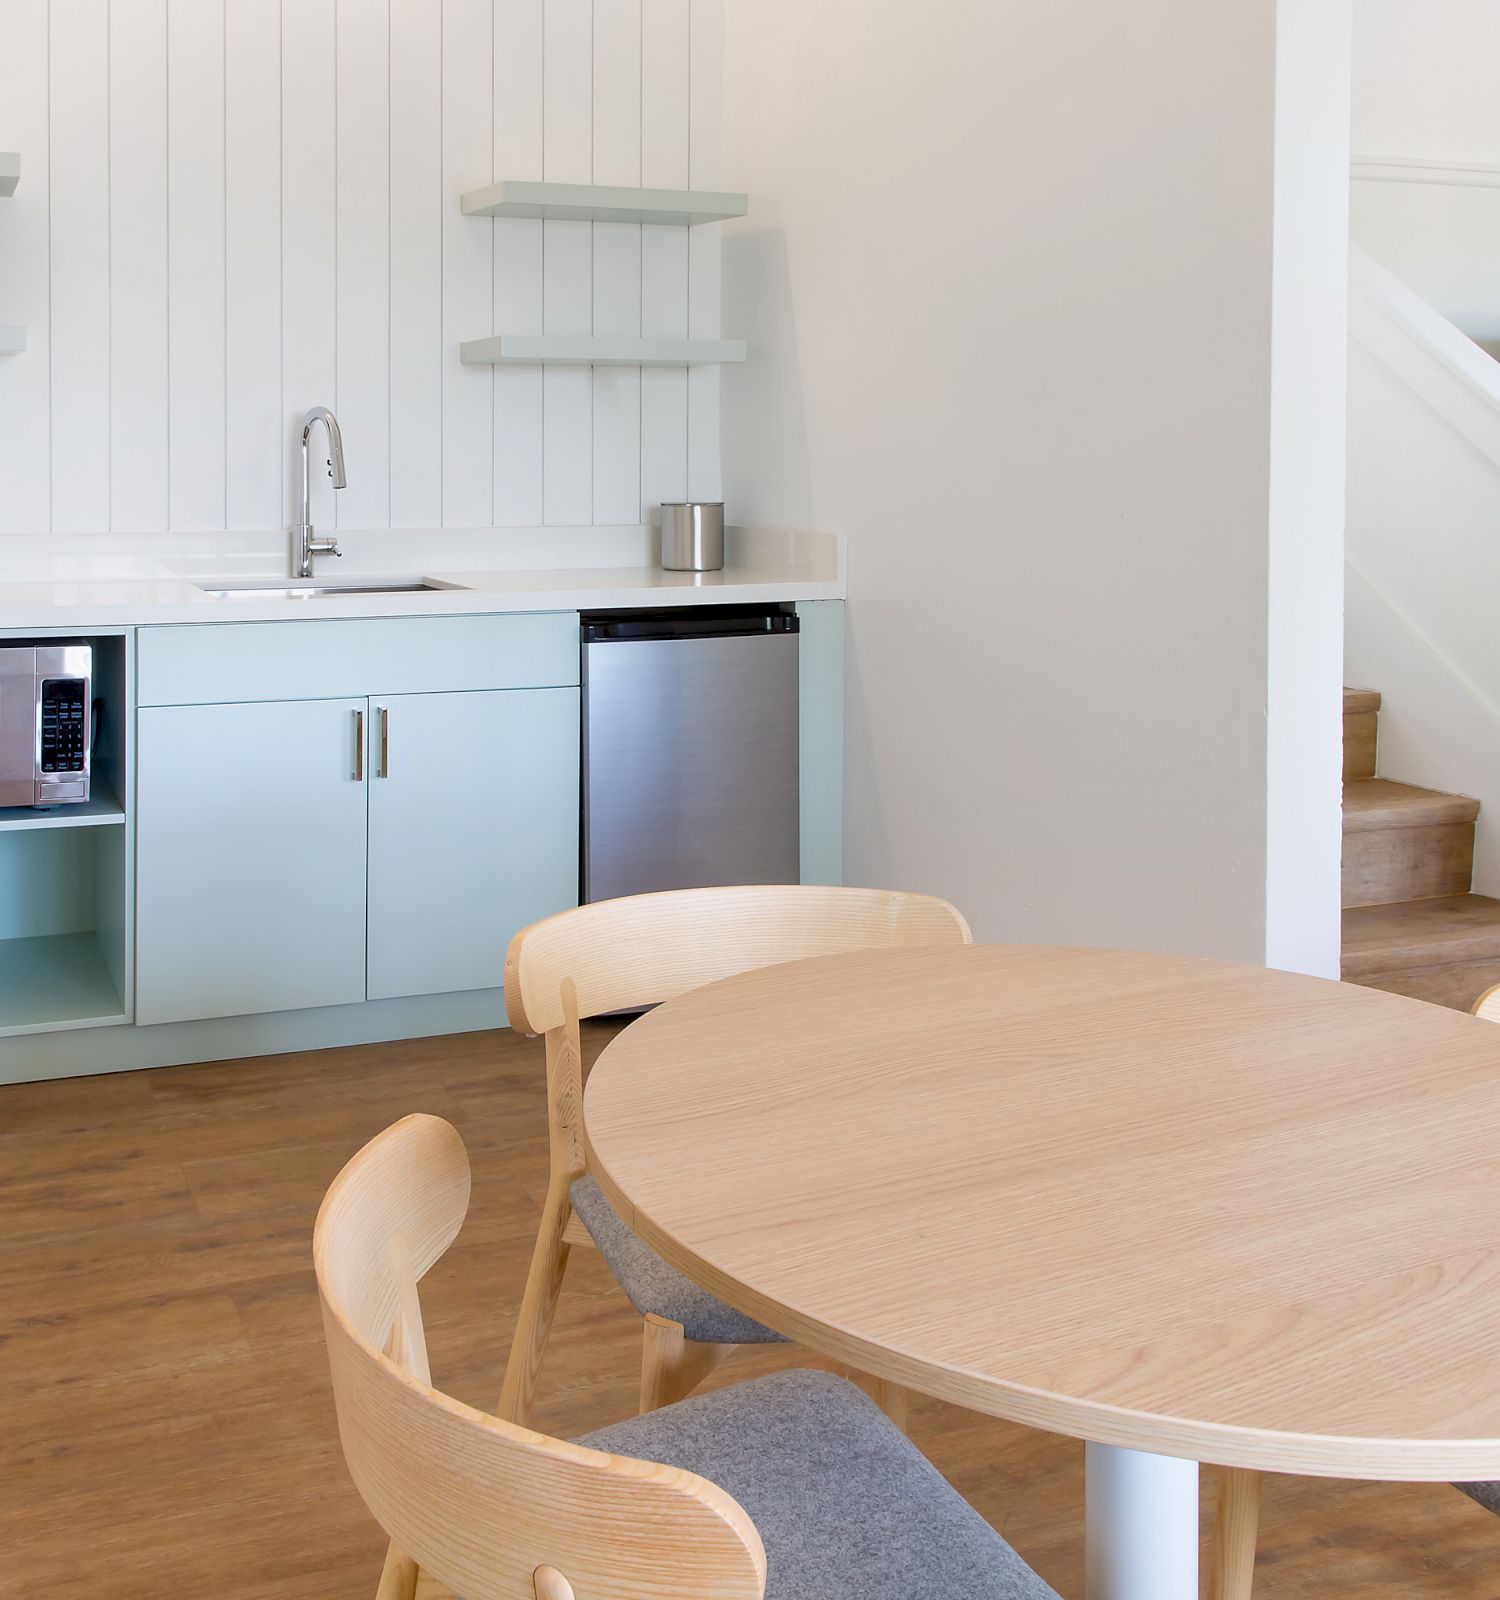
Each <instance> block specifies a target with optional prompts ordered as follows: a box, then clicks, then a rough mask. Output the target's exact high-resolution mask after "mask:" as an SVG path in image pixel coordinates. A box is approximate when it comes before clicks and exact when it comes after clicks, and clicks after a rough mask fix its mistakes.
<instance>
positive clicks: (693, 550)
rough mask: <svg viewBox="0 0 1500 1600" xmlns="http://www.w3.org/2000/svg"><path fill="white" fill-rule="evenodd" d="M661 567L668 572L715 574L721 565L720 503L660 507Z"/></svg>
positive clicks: (678, 502)
mask: <svg viewBox="0 0 1500 1600" xmlns="http://www.w3.org/2000/svg"><path fill="white" fill-rule="evenodd" d="M661 564H662V566H663V568H665V570H666V571H668V572H717V571H718V570H719V569H720V567H722V566H723V565H724V502H723V501H722V500H670V501H668V502H667V503H666V504H664V505H663V506H662V508H661Z"/></svg>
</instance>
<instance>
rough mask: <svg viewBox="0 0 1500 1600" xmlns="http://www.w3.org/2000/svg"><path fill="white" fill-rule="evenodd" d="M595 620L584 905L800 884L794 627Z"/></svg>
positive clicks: (763, 617) (589, 641)
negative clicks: (664, 632) (605, 624)
mask: <svg viewBox="0 0 1500 1600" xmlns="http://www.w3.org/2000/svg"><path fill="white" fill-rule="evenodd" d="M726 609H727V608H726ZM585 620H586V627H585V645H584V747H583V758H584V765H583V851H582V885H581V888H582V895H581V898H582V899H583V900H584V901H585V902H587V901H592V900H605V899H610V898H613V897H614V896H616V895H628V894H645V893H650V892H652V891H656V890H661V889H695V888H702V887H705V886H708V885H715V884H735V883H796V882H797V881H798V878H799V873H800V851H799V844H798V832H799V820H798V819H799V808H798V791H797V634H796V632H795V631H794V630H795V627H796V618H795V617H794V616H787V615H785V614H782V613H779V612H776V611H774V610H773V611H770V612H768V611H766V610H764V609H763V610H762V611H761V614H760V617H759V619H758V620H756V619H747V618H745V617H744V616H743V615H740V616H734V615H724V616H721V617H719V618H717V619H705V622H704V628H703V630H702V631H699V630H697V629H695V628H694V625H693V622H692V620H691V619H690V618H688V617H687V616H682V617H679V618H677V619H675V622H676V626H677V627H678V629H679V630H682V631H680V632H679V633H678V634H676V635H675V636H671V637H649V636H646V637H643V636H642V634H643V633H648V632H649V624H648V623H647V622H646V619H642V618H639V617H638V618H637V619H635V624H634V636H629V635H624V636H619V637H612V636H610V635H609V633H608V631H607V629H605V628H602V627H599V626H593V627H590V626H588V625H587V624H588V619H585ZM715 624H716V625H715ZM668 626H671V621H670V620H669V619H663V627H664V628H665V627H668Z"/></svg>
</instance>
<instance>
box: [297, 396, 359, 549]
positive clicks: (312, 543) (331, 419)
mask: <svg viewBox="0 0 1500 1600" xmlns="http://www.w3.org/2000/svg"><path fill="white" fill-rule="evenodd" d="M319 422H321V423H322V424H323V426H324V428H326V429H327V430H328V476H329V477H330V478H332V479H333V486H334V488H335V489H342V488H343V487H344V485H345V484H346V483H347V482H348V481H349V480H348V478H346V477H345V475H344V436H343V435H342V434H341V433H340V432H339V424H338V418H337V417H335V416H334V414H333V413H332V412H331V411H330V410H329V409H328V407H327V406H314V407H313V408H312V410H311V411H309V412H308V413H307V415H306V416H305V417H303V419H302V510H301V521H300V522H298V524H297V526H296V527H295V528H294V529H293V530H292V576H293V577H294V578H310V577H312V575H313V557H314V556H341V555H343V553H344V552H343V551H342V550H340V549H339V542H338V540H337V539H315V538H314V537H313V528H312V508H311V506H310V504H309V500H308V493H309V485H308V456H307V445H308V440H309V439H310V438H311V437H312V431H313V427H314V425H315V424H316V423H319Z"/></svg>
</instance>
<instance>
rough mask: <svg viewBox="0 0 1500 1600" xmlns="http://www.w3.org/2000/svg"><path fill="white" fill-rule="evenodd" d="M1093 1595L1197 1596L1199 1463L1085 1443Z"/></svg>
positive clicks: (1112, 1599)
mask: <svg viewBox="0 0 1500 1600" xmlns="http://www.w3.org/2000/svg"><path fill="white" fill-rule="evenodd" d="M1085 1469H1086V1474H1087V1484H1088V1487H1087V1497H1086V1505H1087V1516H1088V1539H1087V1546H1086V1555H1085V1572H1086V1582H1085V1593H1086V1595H1087V1600H1197V1597H1198V1463H1197V1462H1196V1461H1179V1460H1177V1459H1176V1458H1175V1457H1173V1456H1153V1455H1147V1454H1146V1453H1145V1452H1144V1451H1140V1450H1119V1449H1116V1448H1115V1447H1114V1446H1112V1445H1106V1444H1090V1445H1087V1446H1085Z"/></svg>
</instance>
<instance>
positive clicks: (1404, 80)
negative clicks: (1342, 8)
mask: <svg viewBox="0 0 1500 1600" xmlns="http://www.w3.org/2000/svg"><path fill="white" fill-rule="evenodd" d="M1497 59H1500V6H1496V5H1495V4H1494V0H1422V3H1421V4H1420V5H1413V4H1412V0H1354V98H1353V113H1352V128H1353V134H1352V144H1353V148H1354V153H1355V154H1356V155H1361V156H1406V157H1410V158H1412V159H1422V160H1428V161H1440V162H1441V161H1470V162H1500V117H1497V113H1496V109H1495V62H1496V60H1497Z"/></svg>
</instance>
